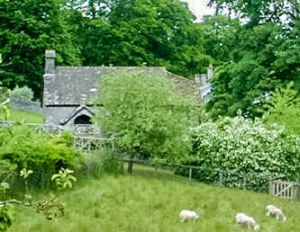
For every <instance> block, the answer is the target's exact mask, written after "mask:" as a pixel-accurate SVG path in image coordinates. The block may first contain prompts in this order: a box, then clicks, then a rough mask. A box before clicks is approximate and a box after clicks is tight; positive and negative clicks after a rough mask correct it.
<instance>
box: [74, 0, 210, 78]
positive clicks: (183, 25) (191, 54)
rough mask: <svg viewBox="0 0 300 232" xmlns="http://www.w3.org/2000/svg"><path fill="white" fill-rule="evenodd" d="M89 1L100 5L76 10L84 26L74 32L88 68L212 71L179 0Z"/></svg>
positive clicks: (183, 72) (199, 37)
mask: <svg viewBox="0 0 300 232" xmlns="http://www.w3.org/2000/svg"><path fill="white" fill-rule="evenodd" d="M85 2H86V5H88V6H97V7H87V8H84V9H82V8H80V9H79V10H78V9H77V8H76V9H75V10H74V12H81V13H82V14H81V16H78V14H73V17H74V15H77V16H76V17H77V18H78V17H81V22H83V23H84V24H83V27H80V28H78V32H79V33H78V32H76V33H75V36H77V37H78V36H79V37H80V38H79V41H80V42H81V46H82V54H83V64H85V65H91V64H92V65H122V66H135V65H147V66H166V67H167V68H168V69H169V70H170V71H172V72H175V73H177V74H181V75H184V76H187V77H189V76H192V75H193V74H195V73H199V72H201V71H203V70H204V68H205V67H207V65H208V63H209V58H208V56H205V55H204V49H203V44H204V38H203V33H202V31H201V30H200V29H199V27H197V26H196V25H195V24H194V23H193V20H194V16H193V15H192V14H191V12H190V11H189V10H188V8H187V6H186V4H184V3H182V2H180V1H179V0H175V1H169V0H159V1H157V0H136V1H132V0H119V1H116V0H111V1H85ZM92 3H93V4H92ZM100 3H101V4H100ZM74 8H75V7H74ZM82 15H83V16H82Z"/></svg>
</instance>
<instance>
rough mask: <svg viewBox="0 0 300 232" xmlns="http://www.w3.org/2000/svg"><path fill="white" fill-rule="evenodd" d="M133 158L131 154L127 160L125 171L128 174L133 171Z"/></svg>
mask: <svg viewBox="0 0 300 232" xmlns="http://www.w3.org/2000/svg"><path fill="white" fill-rule="evenodd" d="M133 159H134V154H131V155H130V158H129V161H128V167H127V172H128V173H129V174H132V172H133Z"/></svg>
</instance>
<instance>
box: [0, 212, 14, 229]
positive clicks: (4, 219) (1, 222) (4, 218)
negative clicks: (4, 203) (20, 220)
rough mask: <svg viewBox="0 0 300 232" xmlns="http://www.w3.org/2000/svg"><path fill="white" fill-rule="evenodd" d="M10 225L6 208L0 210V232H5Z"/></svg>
mask: <svg viewBox="0 0 300 232" xmlns="http://www.w3.org/2000/svg"><path fill="white" fill-rule="evenodd" d="M11 225H12V219H11V217H10V215H9V214H8V210H7V208H4V207H3V208H0V231H6V230H7V229H8V228H9V227H10V226H11Z"/></svg>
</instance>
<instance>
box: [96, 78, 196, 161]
mask: <svg viewBox="0 0 300 232" xmlns="http://www.w3.org/2000/svg"><path fill="white" fill-rule="evenodd" d="M99 92H100V96H99V98H98V99H97V100H96V103H97V104H98V105H103V108H99V111H98V114H97V116H96V118H95V120H96V122H97V123H99V125H100V127H101V129H103V131H104V132H105V133H106V134H113V135H115V136H116V138H117V139H116V142H117V145H118V146H119V147H120V148H121V149H122V150H123V151H125V152H129V153H130V154H133V155H139V156H140V157H143V158H149V157H160V158H162V159H166V160H170V161H175V160H176V159H178V158H179V157H180V156H183V155H185V154H186V152H187V148H188V141H187V140H188V139H186V138H187V137H188V136H187V134H188V131H187V130H188V129H187V128H188V127H189V125H191V124H193V123H194V122H195V121H194V120H195V119H194V118H193V112H192V111H193V110H192V109H193V105H192V104H193V102H192V101H191V100H190V99H187V98H186V97H183V96H182V95H180V94H179V93H178V90H177V89H176V88H175V86H174V85H173V84H172V82H171V81H170V80H168V79H166V77H165V76H154V75H151V74H149V73H143V72H141V73H127V74H126V73H123V74H118V75H111V76H107V77H106V78H104V80H103V81H102V83H101V90H100V91H99Z"/></svg>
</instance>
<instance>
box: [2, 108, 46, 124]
mask: <svg viewBox="0 0 300 232" xmlns="http://www.w3.org/2000/svg"><path fill="white" fill-rule="evenodd" d="M0 119H2V120H3V118H1V115H0ZM8 120H10V121H16V122H21V121H25V122H28V123H42V122H43V120H44V117H43V116H42V115H41V114H38V113H32V112H26V111H22V110H16V109H10V117H9V119H8Z"/></svg>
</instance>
